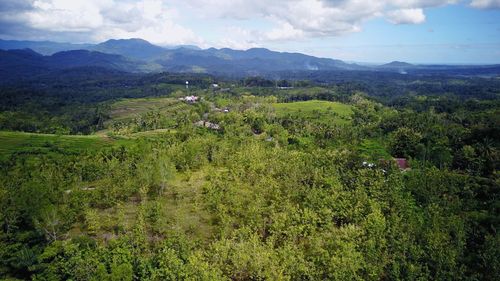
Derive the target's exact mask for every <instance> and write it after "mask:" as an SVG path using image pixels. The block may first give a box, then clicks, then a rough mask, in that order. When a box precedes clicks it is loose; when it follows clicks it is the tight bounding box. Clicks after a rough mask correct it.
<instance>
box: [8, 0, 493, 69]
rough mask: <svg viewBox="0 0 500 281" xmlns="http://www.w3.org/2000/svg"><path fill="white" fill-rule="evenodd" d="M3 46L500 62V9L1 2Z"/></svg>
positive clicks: (436, 0)
mask: <svg viewBox="0 0 500 281" xmlns="http://www.w3.org/2000/svg"><path fill="white" fill-rule="evenodd" d="M0 38H2V39H21V40H52V41H58V42H74V43H77V42H78V43H95V42H101V41H105V40H107V39H117V38H143V39H146V40H148V41H150V42H152V43H155V44H158V45H163V46H168V45H181V44H191V45H198V46H200V47H203V48H208V47H217V48H221V47H229V48H235V49H248V48H252V47H266V48H270V49H273V50H279V51H291V52H302V53H307V54H312V55H316V56H321V57H331V58H338V59H343V60H347V61H359V62H387V61H392V60H403V61H408V62H415V63H500V0H0Z"/></svg>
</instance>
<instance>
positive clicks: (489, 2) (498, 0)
mask: <svg viewBox="0 0 500 281" xmlns="http://www.w3.org/2000/svg"><path fill="white" fill-rule="evenodd" d="M470 5H471V6H472V7H474V8H478V9H500V0H472V2H471V3H470Z"/></svg>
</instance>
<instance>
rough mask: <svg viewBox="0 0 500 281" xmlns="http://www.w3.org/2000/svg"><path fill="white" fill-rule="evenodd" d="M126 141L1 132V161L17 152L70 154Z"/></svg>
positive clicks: (92, 136)
mask: <svg viewBox="0 0 500 281" xmlns="http://www.w3.org/2000/svg"><path fill="white" fill-rule="evenodd" d="M124 142H125V140H113V139H110V138H108V137H107V136H104V135H88V136H77V135H71V136H70V135H61V136H60V135H51V134H35V133H24V132H5V131H0V160H1V159H6V158H8V157H9V156H10V155H12V154H13V153H15V152H37V153H48V152H50V151H51V150H54V149H55V148H57V149H63V150H65V151H70V152H78V151H84V150H87V149H92V150H97V149H100V148H104V147H107V146H113V145H120V144H124Z"/></svg>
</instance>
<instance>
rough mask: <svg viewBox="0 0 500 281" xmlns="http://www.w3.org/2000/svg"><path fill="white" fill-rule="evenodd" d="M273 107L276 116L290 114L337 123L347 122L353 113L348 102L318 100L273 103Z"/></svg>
mask: <svg viewBox="0 0 500 281" xmlns="http://www.w3.org/2000/svg"><path fill="white" fill-rule="evenodd" d="M273 107H274V108H275V110H276V114H277V115H278V116H282V117H283V116H287V115H292V116H299V117H303V118H306V119H317V120H319V121H325V122H334V123H337V124H347V123H349V122H350V120H351V115H352V114H353V111H352V108H351V106H350V105H348V104H343V103H339V102H330V101H320V100H310V101H300V102H291V103H275V104H273Z"/></svg>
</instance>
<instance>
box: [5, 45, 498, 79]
mask: <svg viewBox="0 0 500 281" xmlns="http://www.w3.org/2000/svg"><path fill="white" fill-rule="evenodd" d="M0 50H2V51H0V75H2V77H1V78H6V77H12V76H14V77H19V76H20V77H25V76H30V75H36V74H39V73H44V72H47V71H51V70H61V69H68V68H75V67H102V68H107V69H112V70H118V71H123V72H133V73H147V72H162V71H168V72H192V73H209V74H216V75H230V76H249V75H263V76H266V75H267V76H272V75H273V73H283V72H287V71H290V72H301V71H384V72H396V73H400V74H409V73H411V74H426V73H447V72H450V73H453V74H454V75H478V74H479V75H498V74H500V66H499V65H490V66H446V65H413V64H409V63H405V62H398V61H394V62H391V63H388V64H384V65H379V66H362V65H358V64H355V63H346V62H343V61H341V60H336V59H329V58H318V57H314V56H309V55H304V54H300V53H286V52H275V51H271V50H268V49H264V48H253V49H249V50H245V51H242V50H233V49H229V48H223V49H215V48H210V49H204V50H203V49H200V48H198V47H196V46H172V47H168V48H167V47H160V46H156V45H153V44H151V43H149V42H148V41H145V40H142V39H121V40H108V41H106V42H103V43H100V44H71V43H57V42H50V41H43V42H38V41H8V40H1V39H0Z"/></svg>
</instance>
